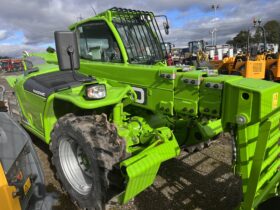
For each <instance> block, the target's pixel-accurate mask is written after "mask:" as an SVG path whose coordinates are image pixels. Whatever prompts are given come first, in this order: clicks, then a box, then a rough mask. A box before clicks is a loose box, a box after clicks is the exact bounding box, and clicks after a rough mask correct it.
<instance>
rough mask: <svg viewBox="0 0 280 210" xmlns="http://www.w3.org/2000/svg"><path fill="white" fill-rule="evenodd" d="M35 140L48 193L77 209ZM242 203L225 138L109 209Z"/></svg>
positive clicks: (206, 209)
mask: <svg viewBox="0 0 280 210" xmlns="http://www.w3.org/2000/svg"><path fill="white" fill-rule="evenodd" d="M7 75H8V74H7V73H6V74H3V73H2V75H1V73H0V84H2V85H5V86H7V83H6V82H5V80H4V78H5V77H6V76H7ZM32 139H33V142H34V144H35V146H36V150H37V152H38V154H39V157H40V160H41V162H42V166H43V170H44V173H45V178H46V186H47V190H48V191H49V192H56V193H57V194H58V195H59V204H58V206H57V207H56V208H55V209H61V210H64V209H65V210H66V209H67V210H72V209H73V210H74V209H78V208H77V207H75V205H73V204H72V203H71V201H70V200H69V198H68V196H67V195H66V194H65V193H63V191H62V189H61V186H60V184H59V182H58V181H57V180H56V179H55V176H54V172H53V171H54V170H53V168H52V167H51V164H50V156H51V153H50V151H49V149H48V146H47V145H46V144H44V143H43V142H41V141H40V140H39V139H37V138H36V137H34V136H32ZM240 201H241V184H240V180H239V179H238V178H236V177H235V176H234V175H233V173H232V170H231V143H230V139H229V138H228V137H227V136H223V137H221V138H220V139H218V140H217V141H215V142H213V143H212V144H211V146H210V147H209V148H206V149H204V150H202V151H201V152H196V153H194V154H187V153H186V152H184V151H183V152H181V155H180V156H179V157H178V158H176V159H172V160H169V161H167V162H166V163H164V164H163V165H162V166H161V168H160V171H159V173H158V176H157V178H156V180H155V182H154V184H153V185H152V186H151V187H150V188H148V189H146V190H145V191H144V192H142V193H141V194H140V195H138V196H137V197H136V198H135V199H134V201H132V202H129V203H128V204H126V205H123V206H119V205H114V204H111V205H110V206H109V207H108V209H115V210H119V209H129V210H136V209H137V210H153V209H166V210H167V209H168V210H180V209H196V210H200V209H203V210H224V209H225V210H230V209H234V207H236V206H237V205H238V204H239V202H240Z"/></svg>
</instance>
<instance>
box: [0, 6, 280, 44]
mask: <svg viewBox="0 0 280 210" xmlns="http://www.w3.org/2000/svg"><path fill="white" fill-rule="evenodd" d="M213 2H216V1H214V0H213V1H208V0H189V1H186V0H173V1H170V0H161V1H159V0H142V1H138V0H137V1H136V0H134V1H133V0H114V1H112V0H102V1H99V0H95V1H93V0H79V1H75V0H48V1H46V0H29V1H25V0H13V1H4V2H1V7H0V28H1V29H2V30H1V31H0V40H3V39H5V38H7V36H9V34H14V32H15V31H21V32H22V33H23V35H24V38H23V40H22V42H23V43H22V45H21V47H22V46H25V47H30V48H32V47H35V48H36V46H38V45H40V44H45V43H50V42H53V32H54V31H55V30H65V29H67V27H68V26H69V25H70V24H71V23H74V22H76V21H77V18H78V17H79V16H82V17H83V18H87V17H90V16H92V15H94V11H93V10H92V8H91V7H93V8H94V9H95V10H96V11H97V13H100V12H102V11H104V10H106V9H109V8H111V7H114V6H117V7H127V8H132V9H141V10H149V11H153V12H154V13H155V14H167V15H168V14H171V12H172V13H175V14H176V15H173V16H172V17H169V18H170V22H171V24H170V25H171V29H170V35H169V36H167V37H166V39H167V40H170V41H171V40H173V41H175V42H176V43H177V44H185V43H187V42H188V41H190V40H196V39H202V38H203V39H207V40H208V41H210V38H211V34H210V33H209V31H210V30H212V29H213V28H214V27H216V28H217V29H218V32H217V39H218V42H220V43H222V42H225V41H226V40H228V39H230V38H232V36H234V35H235V34H236V33H238V32H239V31H240V30H241V29H246V28H248V27H249V26H250V25H251V21H252V19H253V17H262V19H263V21H264V22H265V21H267V20H270V19H276V20H280V13H279V11H278V10H279V8H280V1H279V0H268V1H263V0H235V1H232V0H223V1H220V4H219V9H218V10H217V18H216V20H213V19H214V12H213V10H212V9H211V4H212V3H213ZM11 11H12V12H11ZM177 22H178V23H180V24H176V23H177Z"/></svg>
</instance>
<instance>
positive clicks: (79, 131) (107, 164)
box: [51, 114, 126, 210]
mask: <svg viewBox="0 0 280 210" xmlns="http://www.w3.org/2000/svg"><path fill="white" fill-rule="evenodd" d="M51 137H52V143H51V151H52V153H53V156H52V163H53V165H54V166H55V168H56V172H57V174H56V175H57V178H58V179H59V181H60V182H61V184H62V186H63V188H64V189H65V190H66V191H67V192H68V194H69V195H70V197H71V199H72V201H73V202H74V203H75V204H77V205H78V206H80V207H81V208H86V209H92V210H93V209H94V210H99V209H104V208H105V203H106V201H107V199H108V197H107V195H108V194H110V193H109V192H108V191H109V188H110V186H111V185H112V183H111V180H110V179H109V174H110V172H112V171H114V170H115V169H114V166H115V165H116V163H118V162H120V161H121V160H122V159H124V158H125V156H126V154H125V141H124V140H123V139H121V138H120V137H119V136H118V134H117V130H116V128H115V126H114V125H113V124H111V123H109V122H108V121H107V116H106V115H105V114H102V115H96V116H75V115H74V114H67V115H65V116H64V117H61V118H60V119H59V120H58V122H57V123H56V125H55V128H54V130H53V132H52V136H51Z"/></svg>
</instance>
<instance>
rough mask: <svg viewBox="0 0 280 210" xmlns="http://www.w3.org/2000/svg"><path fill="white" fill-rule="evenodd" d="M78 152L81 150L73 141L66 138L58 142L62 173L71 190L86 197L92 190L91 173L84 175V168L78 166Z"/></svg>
mask: <svg viewBox="0 0 280 210" xmlns="http://www.w3.org/2000/svg"><path fill="white" fill-rule="evenodd" d="M78 151H79V152H81V148H80V147H79V146H78V145H77V144H76V143H74V142H73V140H71V139H68V138H62V139H61V140H60V143H59V160H60V164H61V168H62V170H63V173H64V175H65V177H66V179H67V181H68V182H69V184H70V185H71V186H72V188H74V189H75V190H76V191H77V192H78V193H80V194H82V195H87V194H89V192H90V191H91V188H92V181H91V179H90V175H91V173H90V172H88V173H85V169H86V167H85V166H84V164H82V165H81V164H80V162H79V160H80V161H81V159H80V158H78V155H77V154H78Z"/></svg>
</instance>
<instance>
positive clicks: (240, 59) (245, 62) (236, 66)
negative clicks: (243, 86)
mask: <svg viewBox="0 0 280 210" xmlns="http://www.w3.org/2000/svg"><path fill="white" fill-rule="evenodd" d="M229 67H231V65H229ZM228 70H229V74H234V75H242V76H243V77H246V78H255V79H264V78H265V60H264V59H263V58H262V57H261V56H256V58H255V59H254V60H252V59H251V58H250V55H238V56H236V57H235V59H234V62H233V65H232V68H229V69H228Z"/></svg>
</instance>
